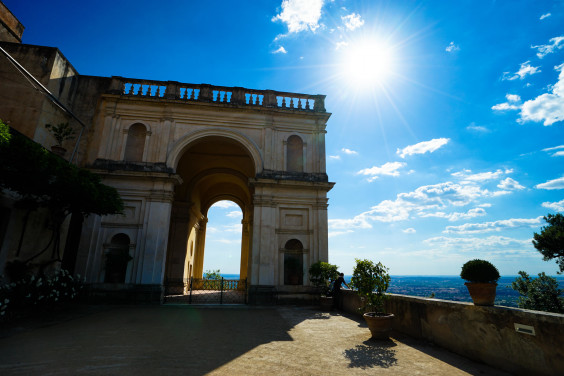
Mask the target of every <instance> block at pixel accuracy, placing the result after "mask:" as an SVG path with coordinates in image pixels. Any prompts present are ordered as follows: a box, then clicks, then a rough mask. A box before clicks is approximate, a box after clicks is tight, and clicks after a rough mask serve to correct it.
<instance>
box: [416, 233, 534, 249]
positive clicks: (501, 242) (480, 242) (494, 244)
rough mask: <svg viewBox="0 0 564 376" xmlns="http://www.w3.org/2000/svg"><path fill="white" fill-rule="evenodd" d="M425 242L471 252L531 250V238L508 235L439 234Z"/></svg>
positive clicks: (433, 245) (434, 245)
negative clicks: (517, 248) (468, 235)
mask: <svg viewBox="0 0 564 376" xmlns="http://www.w3.org/2000/svg"><path fill="white" fill-rule="evenodd" d="M423 243H425V244H428V245H430V246H432V247H439V248H446V249H449V250H454V251H462V252H470V251H485V252H487V253H491V252H494V249H496V248H497V250H498V252H499V251H500V248H502V249H503V248H508V247H509V248H515V247H519V248H520V247H523V248H524V249H523V250H526V251H527V252H530V247H531V240H530V239H527V240H520V239H515V238H509V237H506V236H496V235H490V236H488V237H485V238H476V237H465V238H450V237H446V236H437V237H433V238H429V239H425V240H424V241H423Z"/></svg>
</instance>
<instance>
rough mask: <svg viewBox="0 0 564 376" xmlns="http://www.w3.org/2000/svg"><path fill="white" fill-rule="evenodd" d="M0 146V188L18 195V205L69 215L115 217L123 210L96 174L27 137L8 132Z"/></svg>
mask: <svg viewBox="0 0 564 376" xmlns="http://www.w3.org/2000/svg"><path fill="white" fill-rule="evenodd" d="M11 133H12V134H11V137H10V138H9V142H5V143H2V144H0V188H2V189H9V190H11V191H14V192H16V193H18V194H19V195H20V196H21V199H20V200H19V201H20V205H24V206H26V207H34V208H37V207H48V208H49V209H51V210H53V211H56V212H58V213H60V215H62V216H63V217H64V216H66V215H67V214H69V213H74V212H78V213H81V214H83V215H88V214H99V215H104V214H116V213H121V212H122V211H123V201H122V200H121V198H120V196H119V194H118V192H117V190H116V189H115V188H113V187H109V186H107V185H104V184H102V183H101V179H100V177H99V176H98V175H95V174H93V173H92V172H90V171H88V170H85V169H82V168H78V167H76V166H74V165H72V164H70V163H68V162H67V161H65V160H64V159H62V158H60V157H58V156H56V155H53V154H52V153H50V152H49V151H47V150H46V149H44V148H43V147H42V146H41V145H39V144H37V143H35V142H33V141H31V140H29V139H28V138H27V137H25V136H23V135H21V134H19V133H16V132H14V131H12V132H11Z"/></svg>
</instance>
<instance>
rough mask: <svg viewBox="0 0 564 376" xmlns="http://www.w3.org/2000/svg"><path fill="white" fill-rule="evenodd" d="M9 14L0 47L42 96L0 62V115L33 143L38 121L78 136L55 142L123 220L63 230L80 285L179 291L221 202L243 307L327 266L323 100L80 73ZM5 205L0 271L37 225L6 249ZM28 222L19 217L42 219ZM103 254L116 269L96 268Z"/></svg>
mask: <svg viewBox="0 0 564 376" xmlns="http://www.w3.org/2000/svg"><path fill="white" fill-rule="evenodd" d="M8 13H9V12H8ZM8 13H6V12H2V14H1V15H0V16H1V17H4V16H6V17H8V18H10V17H11V18H10V20H9V21H10V23H7V25H11V24H14V25H16V26H17V27H16V28H15V29H14V30H11V29H10V30H8V31H10V33H11V34H10V35H12V34H13V35H14V36H15V37H10V38H5V35H4V34H2V33H0V34H2V35H0V46H1V47H2V53H3V54H4V53H7V54H9V56H11V57H13V58H14V59H15V60H16V61H17V62H19V64H21V65H22V66H23V68H24V69H25V70H26V73H28V74H29V75H30V76H33V77H34V78H35V79H37V80H38V81H39V82H40V83H41V84H42V85H43V86H44V87H45V88H47V89H48V90H49V91H50V93H49V95H50V96H43V95H41V94H40V93H38V92H37V91H36V90H35V89H34V87H33V86H32V85H29V77H28V78H24V77H23V76H22V71H20V70H19V69H15V68H14V67H13V66H12V65H11V64H2V65H0V90H2V91H3V92H9V93H10V96H9V97H7V98H6V100H4V101H2V102H0V118H2V119H3V120H4V121H8V122H9V123H10V126H11V127H12V128H14V129H16V130H17V131H19V132H20V133H22V134H23V135H25V136H27V137H29V138H30V139H32V140H34V141H35V142H38V143H40V144H42V145H43V146H45V147H46V148H50V147H51V146H52V145H53V144H54V143H55V140H54V138H53V136H52V135H51V134H50V133H49V132H48V131H47V130H46V129H45V124H48V123H50V124H58V123H65V122H70V124H71V126H72V127H74V128H75V131H76V134H77V135H78V134H80V136H79V137H78V138H75V139H74V140H69V141H65V143H64V145H63V146H65V147H66V148H67V149H69V151H71V150H72V153H71V152H69V153H68V154H67V156H66V158H67V160H72V162H73V163H77V164H78V165H79V166H81V167H86V168H89V169H91V170H92V171H94V172H96V173H98V174H99V175H100V176H102V178H103V181H104V183H106V184H108V185H111V186H113V187H115V188H116V189H117V190H118V191H119V193H120V195H121V197H122V198H123V200H124V202H125V212H124V215H114V216H104V217H99V216H90V217H88V218H87V219H86V220H85V221H84V223H83V224H82V228H81V229H80V226H77V227H76V228H75V227H73V226H68V223H67V225H65V226H66V227H65V229H63V230H64V231H63V234H64V235H63V237H66V232H67V230H68V232H69V233H71V234H70V235H69V237H68V238H66V239H67V243H68V244H71V243H72V245H69V247H68V248H72V250H73V252H72V253H73V257H74V254H75V251H76V250H77V249H78V251H77V253H76V265H75V271H76V272H77V273H80V274H81V275H83V276H85V278H86V281H87V283H88V284H90V285H91V286H92V287H93V288H94V289H98V290H101V291H115V290H118V291H125V292H126V293H127V294H129V293H132V292H134V293H135V295H136V296H139V297H143V298H144V299H149V300H159V299H162V295H163V293H164V290H165V288H166V290H167V291H168V292H172V293H174V292H180V291H182V290H183V288H184V285H185V283H186V282H187V280H188V278H190V277H191V276H194V277H201V276H202V273H203V259H204V257H205V254H204V251H205V238H206V223H207V212H208V209H209V208H210V206H211V205H213V204H214V203H215V202H217V201H219V200H224V199H227V200H231V201H233V202H235V203H236V204H237V205H239V207H240V208H241V210H242V213H243V220H242V233H241V265H240V266H239V270H240V275H241V278H247V280H248V285H249V286H250V291H249V292H250V301H251V302H253V301H257V302H258V301H260V299H261V294H263V293H264V294H265V295H268V294H272V293H274V292H277V293H279V294H281V295H284V294H285V296H292V294H293V295H294V296H296V294H300V293H307V292H308V291H309V290H310V287H309V281H308V278H307V269H308V268H309V266H310V265H311V264H312V263H314V262H316V261H320V260H321V261H327V260H328V250H327V247H328V245H327V236H328V234H327V192H328V191H329V190H330V189H331V188H332V186H333V183H330V182H328V178H327V174H326V169H325V133H326V130H325V129H326V125H327V121H328V119H329V117H330V115H331V114H329V113H327V112H326V110H325V104H324V100H325V96H323V95H306V94H296V93H287V92H277V91H272V90H252V89H245V88H240V87H222V86H211V85H206V84H201V85H194V84H183V83H179V82H174V81H147V80H136V79H126V78H122V77H111V78H108V77H94V76H82V75H80V74H78V72H77V71H76V70H75V69H74V67H73V66H72V65H71V64H70V62H69V61H68V60H67V59H66V58H65V57H64V56H63V55H62V53H61V52H60V51H59V50H58V49H57V48H52V47H42V46H34V45H26V44H22V43H21V33H22V32H23V26H21V24H19V21H17V20H16V19H15V17H13V16H12V15H11V14H8ZM12 18H13V19H12ZM18 25H19V26H18ZM0 31H1V30H0ZM61 107H65V108H67V109H69V110H70V111H72V112H73V113H74V115H73V116H69V114H70V112H68V111H67V112H65V111H61ZM74 119H80V121H75V120H74ZM79 123H81V124H83V125H84V128H82V127H81V126H80V124H79ZM14 202H15V201H14V200H12V199H11V198H10V197H7V196H6V197H4V196H0V213H2V214H3V215H2V220H1V221H0V269H3V267H4V265H5V263H6V262H7V261H9V260H11V259H13V258H14V257H18V254H14V252H13V249H16V248H17V249H18V250H19V248H20V246H21V248H22V253H21V255H20V257H22V256H23V257H25V255H30V254H33V252H34V250H35V249H36V248H37V244H35V243H36V242H35V240H38V239H39V240H41V239H43V238H44V237H45V233H46V232H48V229H46V228H42V229H35V230H33V231H35V232H34V234H31V233H30V232H26V238H29V239H30V240H33V241H29V242H27V243H26V244H23V246H22V245H21V244H20V245H19V246H18V244H17V242H18V239H16V237H14V236H11V235H10V234H18V233H23V230H22V224H21V220H20V219H21V217H22V216H24V213H23V212H22V210H20V209H18V208H17V207H16V206H15V205H14ZM41 216H45V213H43V214H41V213H38V214H37V215H36V214H33V215H32V217H33V218H32V220H34V221H36V222H37V223H44V222H45V220H44V218H43V217H41ZM71 222H72V221H71ZM23 229H25V225H24V227H23ZM28 231H30V230H29V229H28ZM73 231H74V232H76V233H75V234H73ZM80 231H81V232H80ZM35 235H36V236H35ZM71 235H72V236H71ZM70 238H73V241H69V240H68V239H70ZM78 239H80V240H78ZM64 241H65V240H64V239H62V242H64ZM68 244H63V245H62V248H65V247H66V246H67V245H68ZM18 252H19V251H18ZM63 257H64V256H63ZM111 257H114V258H121V259H122V261H123V259H124V258H125V261H124V262H126V264H124V265H125V266H124V265H121V264H120V265H118V266H119V267H117V266H116V267H115V270H114V271H113V272H112V273H111V274H112V275H113V276H109V275H108V276H107V275H106V274H107V273H106V272H107V269H108V259H109V258H111ZM129 258H131V259H130V260H129ZM73 261H74V258H73ZM0 272H1V270H0ZM108 274H109V273H108ZM296 278H297V279H296ZM116 281H117V282H116Z"/></svg>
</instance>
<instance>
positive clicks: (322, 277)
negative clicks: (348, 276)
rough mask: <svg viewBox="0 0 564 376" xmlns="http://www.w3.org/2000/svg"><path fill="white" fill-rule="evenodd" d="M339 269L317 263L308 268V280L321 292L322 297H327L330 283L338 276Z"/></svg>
mask: <svg viewBox="0 0 564 376" xmlns="http://www.w3.org/2000/svg"><path fill="white" fill-rule="evenodd" d="M338 269H339V267H338V266H337V265H333V264H329V263H328V262H323V261H318V262H316V263H315V264H312V265H311V266H310V267H309V280H310V281H311V283H312V284H313V285H314V286H315V287H317V288H319V289H320V290H321V294H322V295H329V293H330V292H331V290H330V281H331V280H333V281H334V280H336V279H337V277H338V276H339V272H338Z"/></svg>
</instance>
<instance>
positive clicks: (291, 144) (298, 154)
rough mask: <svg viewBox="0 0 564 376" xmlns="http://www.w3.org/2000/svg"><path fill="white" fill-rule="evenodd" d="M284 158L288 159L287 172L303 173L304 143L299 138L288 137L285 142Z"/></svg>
mask: <svg viewBox="0 0 564 376" xmlns="http://www.w3.org/2000/svg"><path fill="white" fill-rule="evenodd" d="M286 158H288V164H287V169H288V171H292V172H303V171H304V142H303V141H302V139H301V138H300V137H299V136H290V137H288V141H287V142H286Z"/></svg>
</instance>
